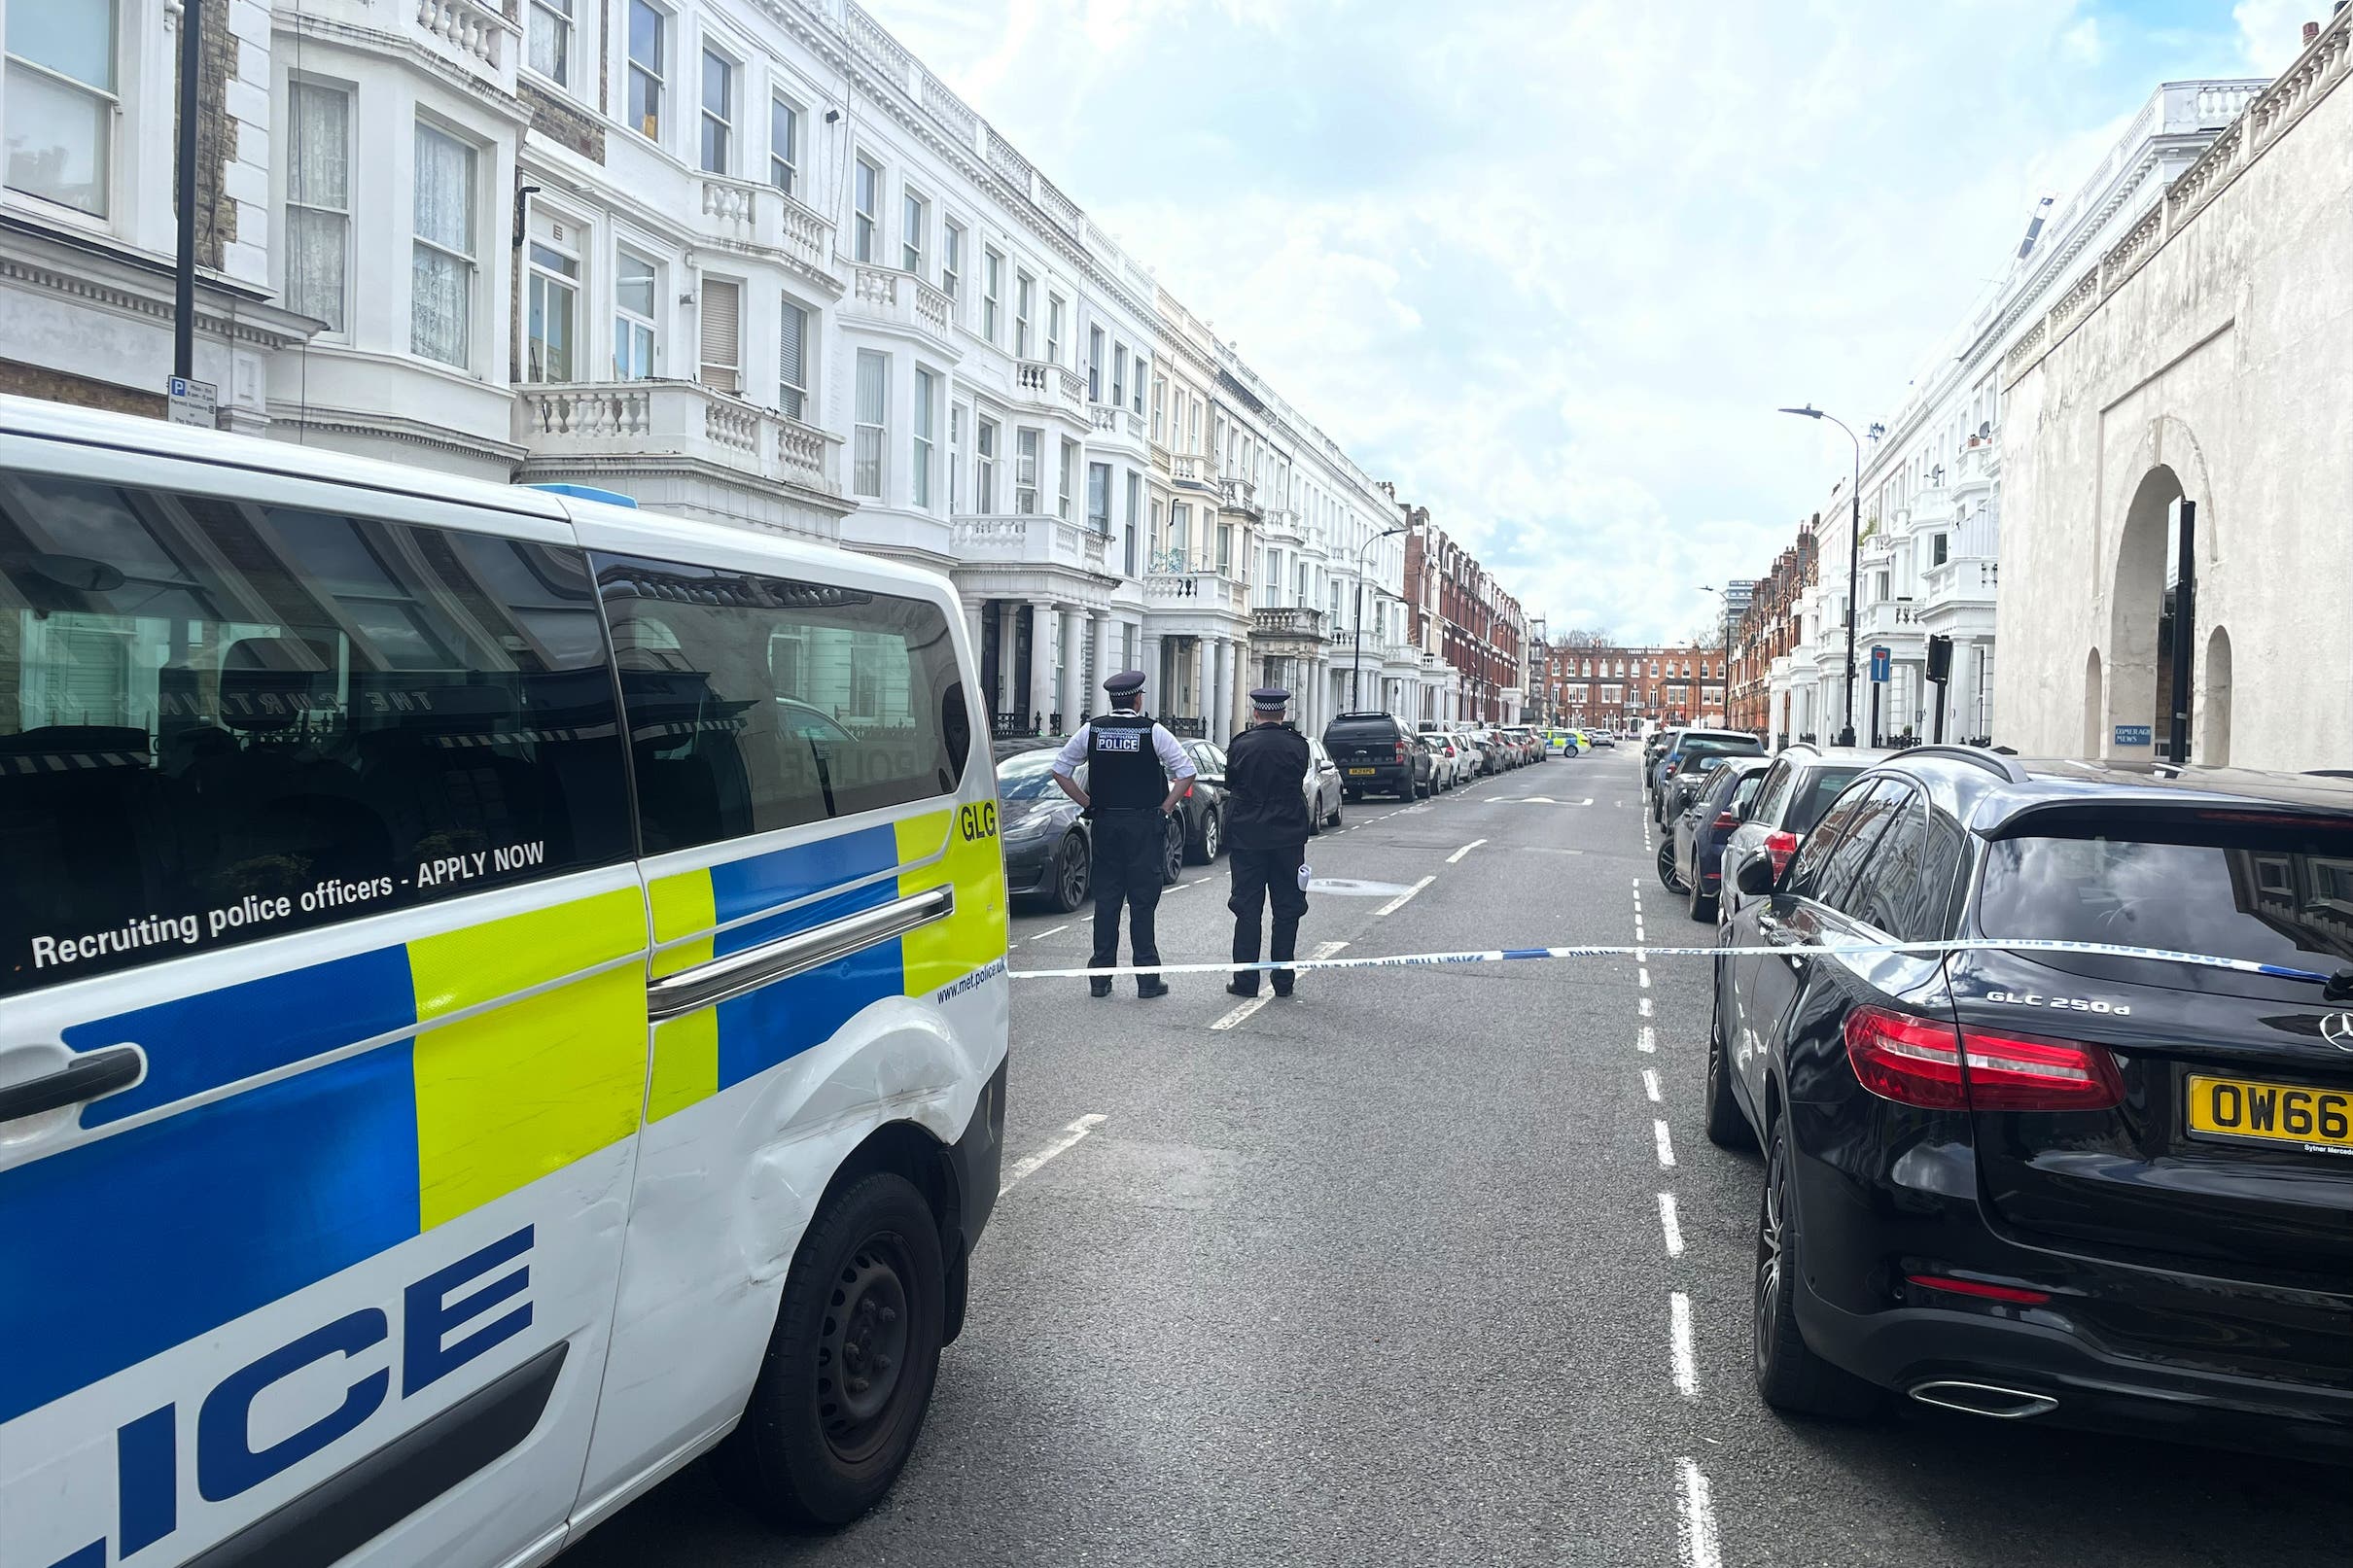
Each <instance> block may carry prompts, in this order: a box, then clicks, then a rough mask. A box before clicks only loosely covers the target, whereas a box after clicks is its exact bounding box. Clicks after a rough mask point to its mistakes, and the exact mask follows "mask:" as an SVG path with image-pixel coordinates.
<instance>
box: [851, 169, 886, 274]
mask: <svg viewBox="0 0 2353 1568" xmlns="http://www.w3.org/2000/svg"><path fill="white" fill-rule="evenodd" d="M851 201H852V205H853V207H854V209H855V210H854V211H853V212H852V214H851V219H850V235H851V239H850V254H851V255H852V256H853V257H854V258H856V259H857V260H858V261H873V260H874V252H875V248H876V246H877V245H878V244H879V243H880V240H881V235H882V224H881V220H880V217H879V215H880V213H881V211H882V205H881V203H882V170H881V169H879V168H877V167H876V166H875V165H873V164H872V163H869V162H867V161H866V160H865V159H864V158H862V157H861V158H860V159H859V160H858V171H857V177H856V181H855V184H854V185H853V188H852V192H851Z"/></svg>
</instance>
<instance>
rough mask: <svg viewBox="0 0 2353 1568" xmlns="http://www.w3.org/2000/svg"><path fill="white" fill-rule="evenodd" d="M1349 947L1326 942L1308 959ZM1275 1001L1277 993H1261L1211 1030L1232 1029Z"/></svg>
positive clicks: (1332, 953) (1324, 956)
mask: <svg viewBox="0 0 2353 1568" xmlns="http://www.w3.org/2000/svg"><path fill="white" fill-rule="evenodd" d="M1347 946H1348V944H1347V943H1346V942H1325V943H1323V944H1322V945H1320V946H1318V947H1317V949H1316V951H1315V952H1313V953H1311V954H1309V955H1308V957H1309V958H1330V957H1332V956H1333V955H1334V954H1336V953H1338V952H1339V951H1340V950H1341V949H1342V948H1344V947H1347ZM1274 999H1275V993H1273V992H1271V991H1265V992H1260V993H1258V994H1257V995H1255V996H1252V997H1251V998H1250V999H1249V1000H1248V1001H1246V1002H1244V1003H1243V1004H1242V1005H1241V1006H1240V1007H1237V1008H1235V1009H1234V1010H1233V1011H1232V1012H1230V1013H1228V1014H1226V1015H1225V1017H1223V1018H1221V1019H1219V1020H1218V1021H1217V1022H1216V1023H1214V1024H1212V1025H1211V1026H1210V1028H1213V1029H1230V1028H1233V1027H1234V1026H1235V1025H1237V1024H1239V1023H1241V1022H1242V1021H1243V1020H1244V1019H1247V1018H1248V1017H1249V1016H1250V1015H1251V1014H1252V1013H1255V1012H1256V1011H1258V1009H1259V1008H1261V1007H1264V1006H1265V1005H1266V1004H1267V1003H1268V1002H1271V1001H1273V1000H1274Z"/></svg>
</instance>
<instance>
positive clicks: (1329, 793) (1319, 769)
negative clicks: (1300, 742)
mask: <svg viewBox="0 0 2353 1568" xmlns="http://www.w3.org/2000/svg"><path fill="white" fill-rule="evenodd" d="M1307 754H1308V755H1309V756H1310V757H1311V758H1313V759H1314V760H1313V763H1312V765H1311V766H1310V767H1309V768H1308V770H1307V782H1306V785H1305V788H1306V791H1307V820H1308V831H1309V832H1311V833H1320V832H1322V831H1323V830H1324V829H1325V828H1327V827H1338V826H1339V825H1340V806H1341V801H1342V798H1343V793H1344V792H1343V791H1342V789H1341V787H1340V765H1339V764H1338V763H1336V762H1334V761H1333V760H1332V754H1331V752H1329V751H1326V750H1325V749H1323V743H1322V742H1321V741H1319V740H1317V739H1316V737H1314V736H1313V735H1311V736H1309V737H1308V738H1307Z"/></svg>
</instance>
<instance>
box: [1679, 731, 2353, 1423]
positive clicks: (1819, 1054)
mask: <svg viewBox="0 0 2353 1568" xmlns="http://www.w3.org/2000/svg"><path fill="white" fill-rule="evenodd" d="M1740 876H1741V880H1742V883H1743V884H1744V889H1743V890H1744V891H1746V892H1748V893H1749V894H1750V895H1751V896H1750V897H1749V898H1748V899H1747V900H1746V901H1745V902H1744V903H1742V904H1741V906H1740V908H1739V910H1738V913H1737V914H1736V915H1734V916H1733V918H1732V919H1731V920H1730V921H1729V922H1728V923H1726V925H1725V926H1724V927H1723V929H1724V930H1725V932H1726V941H1727V942H1728V943H1729V944H1731V945H1735V946H1759V945H1761V946H1763V947H1764V948H1765V949H1766V952H1767V954H1768V955H1769V956H1767V957H1762V958H1731V957H1726V958H1719V959H1718V960H1717V961H1716V964H1715V1013H1714V1022H1713V1025H1712V1027H1711V1028H1710V1030H1709V1039H1708V1051H1707V1063H1708V1065H1707V1080H1706V1084H1705V1087H1704V1096H1703V1098H1704V1103H1705V1113H1706V1123H1707V1130H1708V1132H1709V1135H1710V1136H1711V1137H1713V1138H1715V1139H1716V1140H1718V1141H1720V1142H1727V1143H1730V1142H1738V1141H1744V1140H1747V1139H1750V1138H1752V1137H1753V1138H1754V1139H1755V1140H1756V1141H1758V1142H1760V1143H1761V1144H1762V1145H1763V1147H1764V1149H1765V1170H1764V1183H1763V1186H1764V1191H1763V1196H1762V1200H1761V1202H1760V1203H1759V1210H1758V1214H1759V1217H1758V1224H1757V1247H1756V1258H1757V1262H1756V1269H1755V1273H1754V1314H1753V1324H1754V1352H1755V1354H1754V1364H1755V1373H1756V1381H1757V1387H1758V1390H1759V1392H1760V1393H1761V1394H1762V1395H1763V1397H1764V1399H1765V1401H1766V1402H1767V1403H1768V1404H1770V1405H1773V1406H1775V1407H1777V1408H1780V1409H1783V1410H1789V1411H1807V1412H1811V1413H1815V1414H1825V1415H1844V1416H1854V1415H1859V1414H1863V1413H1867V1412H1869V1411H1872V1410H1874V1409H1875V1408H1876V1407H1877V1406H1878V1405H1879V1401H1880V1400H1881V1398H1882V1397H1883V1391H1885V1390H1895V1391H1898V1392H1901V1393H1904V1394H1907V1395H1910V1396H1911V1397H1912V1398H1914V1399H1916V1400H1920V1401H1923V1402H1925V1403H1927V1404H1931V1405H1939V1406H1945V1407H1948V1408H1951V1409H1955V1410H1960V1411H1970V1412H1972V1413H1976V1414H1980V1415H1988V1416H1996V1417H2002V1418H2006V1419H2020V1420H2022V1419H2033V1420H2038V1421H2043V1422H2048V1423H2055V1424H2063V1425H2079V1426H2086V1427H2092V1428H2099V1429H2104V1430H2112V1431H2118V1432H2125V1433H2130V1434H2133V1435H2136V1436H2156V1437H2166V1438H2173V1439H2179V1440H2188V1441H2201V1442H2205V1441H2210V1442H2218V1443H2225V1444H2230V1445H2233V1446H2255V1447H2263V1448H2278V1449H2282V1450H2285V1451H2289V1452H2295V1453H2300V1454H2303V1455H2306V1456H2318V1455H2320V1454H2323V1453H2332V1454H2335V1455H2336V1456H2338V1457H2340V1458H2341V1457H2345V1456H2348V1455H2353V1224H2348V1217H2349V1216H2353V1051H2348V1049H2347V1042H2353V1003H2349V1002H2348V1001H2347V1000H2346V999H2345V997H2346V992H2347V988H2348V984H2349V983H2353V971H2348V969H2347V967H2346V963H2347V958H2348V956H2349V955H2353V926H2349V925H2348V921H2347V914H2348V912H2349V911H2353V784H2345V783H2342V782H2339V781H2336V780H2332V779H2323V778H2314V777H2310V776H2298V775H2282V774H2260V773H2252V772H2237V771H2231V770H2228V769H2201V768H2195V767H2193V768H2188V769H2184V770H2180V771H2178V772H2176V771H2173V770H2171V769H2165V770H2161V771H2160V769H2158V768H2156V767H2154V766H2151V765H2146V764H2144V765H2143V766H2141V767H2139V768H2137V769H2135V768H2129V767H2125V766H2116V765H2109V766H2101V765H2096V764H2086V763H2051V764H2044V763H2032V762H2021V761H2019V760H2018V759H2016V758H2012V757H2007V756H2002V755H1998V754H1995V753H1992V752H1986V751H1977V750H1973V749H1967V748H1961V747H1950V746H1943V747H1923V748H1919V749H1914V750H1912V751H1909V752H1906V753H1903V754H1901V755H1898V756H1894V757H1891V758H1888V759H1887V760H1885V761H1883V762H1881V763H1879V765H1878V766H1876V767H1874V768H1872V769H1870V770H1869V771H1867V772H1865V773H1863V774H1862V775H1861V776H1859V777H1858V778H1857V779H1856V780H1855V781H1854V782H1853V783H1852V784H1849V785H1848V786H1847V788H1846V789H1845V791H1844V793H1842V794H1841V795H1840V796H1839V797H1838V799H1837V801H1836V802H1834V803H1833V805H1832V806H1831V808H1830V810H1829V811H1828V812H1827V813H1826V814H1825V815H1824V817H1823V818H1822V819H1821V821H1820V823H1819V824H1817V825H1816V826H1815V827H1814V829H1813V831H1812V832H1810V833H1809V834H1808V835H1807V837H1806V840H1805V842H1804V844H1803V845H1802V846H1801V847H1800V848H1799V850H1798V853H1797V854H1796V856H1795V857H1794V858H1793V859H1792V860H1791V861H1790V862H1789V865H1788V867H1787V869H1786V870H1785V871H1784V872H1783V873H1782V874H1781V875H1780V876H1779V877H1778V878H1775V877H1774V874H1773V865H1772V862H1771V860H1770V859H1769V858H1767V857H1764V856H1758V857H1755V858H1752V859H1751V860H1750V861H1748V863H1747V864H1745V865H1744V866H1743V867H1742V868H1741V872H1740ZM1891 938H1893V939H1899V940H1919V941H1934V940H1943V939H1949V938H1971V939H1990V940H2001V939H2005V938H2007V939H2016V940H2032V939H2057V940H2078V941H2086V942H2095V943H2112V944H2122V945H2126V946H2131V947H2139V948H2146V949H2152V950H2158V951H2161V952H2188V953H2196V954H2202V955H2209V956H2214V957H2219V958H2234V959H2240V960H2252V961H2253V962H2257V963H2263V964H2266V965H2277V966H2280V967H2279V968H2276V969H2273V970H2272V971H2270V972H2253V971H2247V972H2242V971H2237V970H2230V969H2223V968H2216V967H2211V966H2206V965H2198V964H2192V963H2187V962H2184V961H2181V960H2179V959H2172V958H2134V957H2125V956H2112V955H2106V954H2097V955H2095V954H2073V953H2069V954H2059V953H2051V952H2021V951H2019V950H2016V949H2002V948H1987V949H1982V950H1972V951H1969V952H1966V953H1959V954H1949V955H1935V954H1931V955H1902V954H1889V953H1836V952H1832V951H1830V949H1832V948H1834V947H1837V946H1841V945H1850V944H1863V943H1873V942H1885V941H1887V940H1889V939H1891Z"/></svg>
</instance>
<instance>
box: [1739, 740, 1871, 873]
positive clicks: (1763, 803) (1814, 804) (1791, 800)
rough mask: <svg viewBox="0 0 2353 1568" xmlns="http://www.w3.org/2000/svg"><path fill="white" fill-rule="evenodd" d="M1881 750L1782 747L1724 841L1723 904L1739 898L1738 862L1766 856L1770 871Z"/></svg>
mask: <svg viewBox="0 0 2353 1568" xmlns="http://www.w3.org/2000/svg"><path fill="white" fill-rule="evenodd" d="M1886 756H1887V753H1886V752H1884V751H1869V750H1864V749H1860V748H1837V747H1833V748H1828V749H1825V748H1822V747H1816V746H1809V745H1808V744H1806V743H1805V742H1803V741H1801V742H1799V743H1797V744H1796V745H1793V746H1787V747H1784V748H1782V749H1781V750H1780V752H1779V753H1778V754H1776V755H1775V756H1774V760H1773V767H1772V769H1771V771H1769V772H1768V773H1767V774H1766V775H1765V782H1764V783H1763V784H1759V785H1757V793H1756V799H1755V801H1754V803H1753V804H1751V805H1750V807H1749V808H1748V812H1747V815H1746V816H1744V817H1742V818H1741V819H1740V825H1739V826H1738V827H1736V828H1734V829H1733V830H1732V837H1730V838H1728V839H1726V840H1725V841H1724V855H1723V862H1724V863H1723V867H1722V883H1721V887H1722V889H1723V892H1722V902H1723V903H1724V904H1725V905H1727V906H1729V905H1733V904H1737V903H1738V902H1739V876H1740V864H1741V862H1742V861H1744V860H1747V859H1749V858H1751V857H1752V856H1755V855H1760V854H1762V855H1768V856H1770V857H1771V858H1772V860H1773V867H1774V871H1775V872H1778V871H1779V870H1780V868H1781V867H1782V866H1784V865H1787V864H1788V863H1789V857H1790V856H1791V855H1793V854H1797V853H1798V840H1800V839H1802V838H1804V837H1805V836H1806V832H1807V830H1808V829H1809V828H1810V827H1812V826H1813V824H1814V823H1816V822H1818V821H1820V820H1821V819H1822V813H1824V812H1826V811H1828V810H1829V809H1830V803H1831V802H1832V801H1833V800H1835V799H1837V798H1838V794H1839V791H1840V790H1842V789H1844V788H1845V787H1846V786H1847V784H1851V783H1852V782H1853V781H1854V776H1855V775H1856V774H1858V773H1861V772H1862V771H1863V770H1864V769H1865V768H1868V767H1871V766H1873V765H1874V764H1876V763H1879V762H1881V761H1883V760H1885V759H1886Z"/></svg>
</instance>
